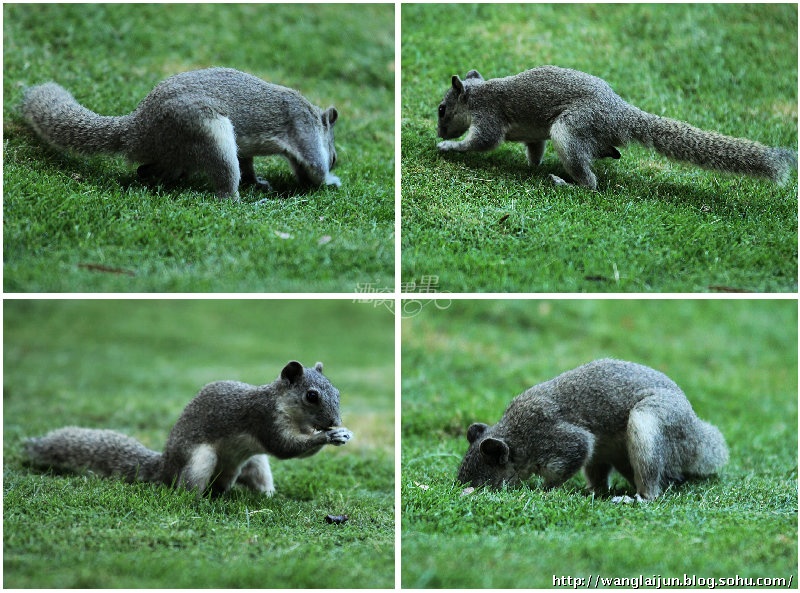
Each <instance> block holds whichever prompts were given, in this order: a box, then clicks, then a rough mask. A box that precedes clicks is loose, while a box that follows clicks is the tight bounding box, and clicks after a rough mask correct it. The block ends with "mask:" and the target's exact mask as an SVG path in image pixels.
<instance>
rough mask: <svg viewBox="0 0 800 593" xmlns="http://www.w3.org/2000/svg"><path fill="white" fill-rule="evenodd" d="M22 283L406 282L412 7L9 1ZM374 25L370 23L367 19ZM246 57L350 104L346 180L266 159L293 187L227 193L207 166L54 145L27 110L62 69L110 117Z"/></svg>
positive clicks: (259, 70)
mask: <svg viewBox="0 0 800 593" xmlns="http://www.w3.org/2000/svg"><path fill="white" fill-rule="evenodd" d="M3 17H4V18H3V33H4V39H3V41H4V46H3V50H4V55H3V58H4V64H3V75H4V76H3V92H4V97H3V98H4V101H3V130H4V136H5V143H4V146H3V165H4V167H3V173H4V175H3V194H4V195H3V213H4V225H3V239H4V241H3V247H4V282H5V291H6V292H73V291H78V292H107V291H114V292H150V291H156V292H352V291H354V290H355V289H356V285H357V283H364V282H373V283H376V284H377V285H379V286H391V285H392V284H393V279H394V7H393V6H392V5H389V4H383V5H299V4H288V5H287V4H284V5H271V4H269V5H267V4H258V5H256V4H252V5H250V4H248V5H219V4H217V5H214V4H206V5H189V4H184V5H179V4H178V5H171V4H155V5H146V4H137V5H130V4H128V5H125V4H99V5H24V4H16V5H4V6H3ZM363 22H369V23H370V26H369V27H368V28H367V27H363V26H362V23H363ZM208 66H229V67H233V68H238V69H239V70H244V71H247V72H250V73H252V74H255V75H256V76H259V77H261V78H263V79H265V80H269V81H272V82H276V83H279V84H282V85H284V86H289V87H293V88H296V89H298V90H299V91H300V92H302V93H303V94H304V95H305V96H306V97H307V98H308V99H309V100H310V101H312V102H313V103H316V104H317V105H320V106H322V107H323V108H325V107H327V106H328V105H331V104H333V105H336V107H337V109H338V110H339V115H340V119H339V121H338V122H337V124H336V146H337V154H338V166H337V168H336V170H335V173H336V174H337V175H338V176H339V177H340V178H341V179H342V187H341V188H339V189H335V188H324V189H319V190H315V191H311V192H305V193H301V192H300V190H298V188H297V187H296V184H295V182H294V179H293V177H292V174H291V170H290V168H289V165H288V163H286V162H285V160H284V159H282V158H275V157H272V158H261V159H256V171H257V173H258V174H259V175H262V176H263V177H265V178H267V179H268V180H270V182H271V183H272V185H273V188H274V189H275V190H276V193H275V199H274V200H271V201H269V203H267V204H264V205H259V204H257V203H256V202H257V201H258V200H260V199H261V198H263V197H264V196H265V194H262V193H259V192H257V191H256V190H254V189H252V188H248V189H244V190H243V191H242V192H241V198H242V201H241V203H233V202H231V201H219V200H217V199H216V198H215V197H214V194H213V189H212V188H211V187H210V185H207V184H206V183H204V182H203V181H202V180H200V181H198V182H193V183H189V184H187V185H185V186H179V187H174V188H168V189H167V188H163V187H153V186H146V185H143V184H142V183H140V182H139V181H138V180H137V179H136V173H135V167H133V166H132V165H130V164H128V163H126V162H125V161H124V159H122V158H118V157H105V156H102V157H91V158H87V157H82V156H75V155H65V154H61V153H58V152H55V151H53V150H51V149H49V148H47V147H46V146H45V145H44V143H43V142H42V141H40V140H39V139H38V138H37V137H35V136H34V134H33V133H32V131H31V130H30V129H29V128H28V126H27V125H26V124H25V122H24V121H23V120H22V119H21V117H20V115H19V113H18V112H17V107H18V105H19V102H20V100H21V97H22V93H23V89H24V88H25V87H26V86H29V85H33V84H38V83H42V82H45V81H48V80H54V81H56V82H58V83H59V84H61V85H62V86H64V87H65V88H67V89H68V90H70V91H71V92H72V93H73V94H74V95H75V97H76V98H77V99H78V100H79V101H81V102H82V103H83V104H84V105H86V106H87V107H89V108H91V109H92V110H94V111H96V112H98V113H101V114H104V115H122V114H125V113H129V112H130V111H132V110H133V109H134V108H135V107H136V105H137V104H138V103H139V101H140V100H141V99H142V98H144V96H145V95H146V94H147V93H148V92H149V91H150V90H151V89H152V88H153V87H154V86H155V85H156V84H157V83H158V82H160V81H161V80H163V79H164V78H166V77H168V76H170V75H172V74H176V73H178V72H183V71H186V70H192V69H196V68H205V67H208Z"/></svg>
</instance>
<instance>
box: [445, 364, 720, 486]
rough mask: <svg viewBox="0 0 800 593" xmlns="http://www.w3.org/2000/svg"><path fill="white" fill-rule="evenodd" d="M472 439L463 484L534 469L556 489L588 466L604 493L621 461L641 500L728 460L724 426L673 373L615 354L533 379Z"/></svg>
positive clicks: (591, 482) (508, 479) (474, 430)
mask: <svg viewBox="0 0 800 593" xmlns="http://www.w3.org/2000/svg"><path fill="white" fill-rule="evenodd" d="M467 440H468V441H469V449H468V450H467V453H466V455H465V456H464V460H463V462H462V463H461V467H460V469H459V471H458V480H459V482H461V483H462V484H471V485H472V486H473V487H476V488H477V487H480V486H483V485H487V486H489V487H491V488H495V489H498V488H501V487H502V486H503V484H507V485H509V486H512V487H513V486H515V485H518V484H519V483H521V482H522V481H523V480H527V479H528V478H530V477H531V475H533V474H536V475H539V476H542V477H543V478H544V488H545V489H551V488H555V487H557V486H560V485H561V484H563V483H564V482H565V481H566V480H568V479H569V478H570V477H572V476H573V475H574V474H575V473H576V472H577V471H578V470H579V469H581V468H583V473H584V475H585V477H586V481H587V483H588V486H589V489H590V490H591V491H593V492H594V493H595V494H596V495H604V494H606V493H608V491H609V474H610V472H611V470H612V468H613V469H616V470H617V471H618V472H619V473H620V474H622V476H623V477H624V478H625V479H626V480H627V481H628V482H629V483H630V484H632V485H634V486H635V487H636V498H635V500H637V501H640V502H641V501H650V500H653V499H654V498H656V497H657V496H659V494H661V492H662V490H663V489H664V488H665V487H667V486H668V485H670V484H671V483H681V482H683V481H685V480H686V479H689V478H702V477H708V476H711V475H713V474H715V473H716V472H717V471H718V470H719V469H720V468H721V467H722V466H723V465H724V464H725V463H727V461H728V449H727V446H726V445H725V439H724V437H723V436H722V434H721V433H720V431H719V430H718V429H717V428H716V427H714V426H712V425H711V424H709V423H707V422H704V421H702V420H700V419H699V418H698V417H697V415H696V414H695V412H694V410H692V406H691V404H690V403H689V400H688V399H686V396H685V395H684V393H683V391H681V389H680V388H679V387H678V386H677V385H676V384H675V383H674V382H673V381H672V380H671V379H670V378H669V377H667V376H666V375H664V374H663V373H661V372H659V371H656V370H654V369H651V368H649V367H646V366H643V365H640V364H636V363H633V362H625V361H620V360H614V359H602V360H596V361H594V362H590V363H589V364H585V365H583V366H580V367H578V368H576V369H573V370H571V371H567V372H565V373H563V374H561V375H559V376H558V377H556V378H555V379H551V380H550V381H546V382H544V383H540V384H539V385H535V386H533V387H531V388H530V389H528V390H527V391H525V392H524V393H522V394H521V395H519V396H517V397H516V398H514V399H513V400H512V401H511V403H510V404H509V406H508V408H507V409H506V411H505V413H504V414H503V417H502V418H501V419H500V421H499V422H498V423H497V424H495V425H494V426H488V425H486V424H482V423H474V424H472V425H471V426H470V427H469V429H468V430H467ZM612 500H613V501H614V502H631V501H633V500H634V499H632V498H630V497H627V496H622V497H614V498H613V499H612Z"/></svg>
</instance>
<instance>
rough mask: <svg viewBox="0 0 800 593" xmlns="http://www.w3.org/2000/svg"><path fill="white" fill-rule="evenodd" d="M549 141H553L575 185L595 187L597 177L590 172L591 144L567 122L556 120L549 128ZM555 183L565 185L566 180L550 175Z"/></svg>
mask: <svg viewBox="0 0 800 593" xmlns="http://www.w3.org/2000/svg"><path fill="white" fill-rule="evenodd" d="M550 141H551V142H552V143H553V148H555V151H556V154H558V158H559V160H560V161H561V164H562V165H564V168H565V169H566V170H567V173H568V174H569V175H570V176H571V177H572V179H573V181H574V182H575V183H576V184H577V185H581V186H583V187H588V188H589V189H597V177H595V174H594V173H593V172H592V148H591V144H590V143H588V142H586V141H585V140H583V139H581V138H580V137H579V136H577V135H576V134H575V133H574V131H573V129H572V126H571V125H570V124H569V122H567V121H564V120H563V119H560V120H557V121H556V122H555V123H554V124H553V126H552V127H551V128H550ZM551 178H552V179H553V181H554V182H555V183H556V185H565V184H566V182H565V181H564V180H563V179H561V178H559V177H556V176H555V175H551Z"/></svg>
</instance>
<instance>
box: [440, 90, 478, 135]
mask: <svg viewBox="0 0 800 593" xmlns="http://www.w3.org/2000/svg"><path fill="white" fill-rule="evenodd" d="M471 123H472V118H471V117H470V113H469V109H468V108H467V102H466V98H465V96H464V94H463V93H461V94H458V93H457V92H456V91H455V90H454V89H452V88H451V89H449V90H448V91H447V93H446V94H445V96H444V99H443V100H442V102H441V103H439V129H438V134H439V137H440V138H444V139H445V140H450V139H452V138H458V137H459V136H461V135H462V134H463V133H464V132H466V131H467V130H468V129H469V126H470V124H471Z"/></svg>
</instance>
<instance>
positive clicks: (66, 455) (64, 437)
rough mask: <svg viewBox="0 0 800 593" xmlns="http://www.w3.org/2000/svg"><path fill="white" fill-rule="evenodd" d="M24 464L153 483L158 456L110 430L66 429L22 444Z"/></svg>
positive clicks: (159, 462)
mask: <svg viewBox="0 0 800 593" xmlns="http://www.w3.org/2000/svg"><path fill="white" fill-rule="evenodd" d="M25 455H26V456H27V458H28V461H29V462H30V463H31V464H33V465H36V466H39V467H47V468H50V467H52V468H54V469H58V470H70V471H82V470H89V471H92V472H94V473H96V474H99V475H101V476H112V475H119V476H122V477H124V478H125V479H126V480H128V481H130V482H133V481H135V480H140V481H143V482H157V481H160V477H161V466H162V457H161V454H160V453H157V452H156V451H151V450H150V449H148V448H147V447H145V446H144V445H142V444H141V443H140V442H139V441H137V440H135V439H132V438H131V437H129V436H126V435H124V434H121V433H119V432H115V431H113V430H99V429H93V428H78V427H74V426H68V427H66V428H59V429H58V430H54V431H52V432H49V433H47V434H46V435H45V436H43V437H40V438H34V439H28V440H26V441H25Z"/></svg>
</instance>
